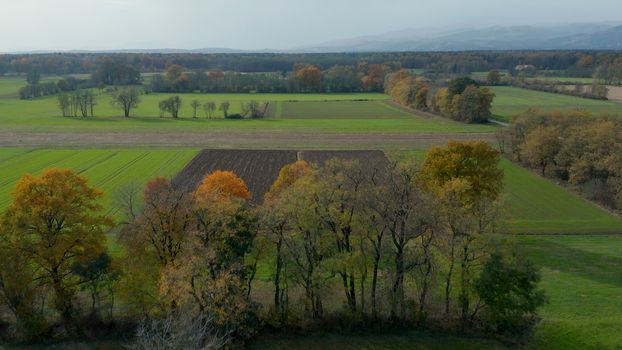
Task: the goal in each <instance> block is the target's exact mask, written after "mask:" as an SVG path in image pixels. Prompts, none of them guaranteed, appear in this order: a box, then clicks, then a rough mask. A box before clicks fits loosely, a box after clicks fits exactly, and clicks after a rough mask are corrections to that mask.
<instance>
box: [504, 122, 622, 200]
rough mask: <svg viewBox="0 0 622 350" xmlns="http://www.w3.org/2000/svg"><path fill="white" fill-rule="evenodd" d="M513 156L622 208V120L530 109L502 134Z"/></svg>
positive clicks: (518, 160)
mask: <svg viewBox="0 0 622 350" xmlns="http://www.w3.org/2000/svg"><path fill="white" fill-rule="evenodd" d="M499 141H500V146H501V149H502V150H503V152H504V153H506V154H507V155H508V156H509V157H510V158H511V159H514V160H515V161H517V162H519V163H521V164H523V165H525V166H527V167H532V168H535V169H538V170H539V172H540V173H541V174H542V175H543V176H549V177H553V178H556V179H559V180H561V181H564V182H566V183H568V184H570V185H573V186H575V187H576V188H578V189H579V190H580V191H581V192H582V193H584V194H585V195H586V196H587V197H588V198H590V199H593V200H597V201H599V202H600V203H603V204H605V205H607V206H609V207H610V208H617V209H620V208H622V123H621V122H620V121H619V120H618V119H615V118H608V117H605V116H603V117H594V116H592V115H591V114H590V113H589V112H587V111H565V112H545V111H538V110H529V111H527V112H525V113H523V114H520V115H518V116H516V117H515V118H514V119H513V120H512V122H511V124H510V125H509V126H508V127H507V128H505V129H504V130H503V131H502V133H501V134H500V137H499Z"/></svg>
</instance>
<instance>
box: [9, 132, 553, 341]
mask: <svg viewBox="0 0 622 350" xmlns="http://www.w3.org/2000/svg"><path fill="white" fill-rule="evenodd" d="M498 162H499V154H498V153H497V152H496V151H495V150H493V149H492V148H491V147H490V146H489V145H487V144H486V143H483V142H465V143H455V142H454V143H450V144H449V145H447V146H446V147H437V148H434V149H432V150H431V151H430V152H429V154H428V156H427V158H426V160H425V162H423V164H421V165H417V164H416V163H414V162H413V161H405V162H402V163H399V164H390V165H389V166H387V167H373V166H370V164H361V163H358V162H356V161H344V160H338V159H333V160H330V161H327V162H326V163H323V164H322V165H310V164H308V163H306V162H304V161H298V162H296V163H293V164H290V165H287V166H285V167H284V168H283V169H282V170H281V172H280V174H279V176H278V178H277V180H276V181H275V182H274V184H273V185H272V187H271V189H270V190H269V191H268V193H267V194H266V196H265V200H264V202H263V203H261V204H259V205H251V204H250V202H249V200H250V198H251V193H250V192H249V191H248V189H247V187H246V185H245V183H244V182H243V181H242V180H241V179H240V178H239V177H238V176H237V175H236V174H234V173H232V172H225V171H215V172H213V173H211V174H209V175H208V176H206V177H205V178H204V179H203V180H202V181H201V183H200V184H199V186H198V187H197V188H196V189H193V190H191V191H190V192H188V191H187V190H184V188H187V187H186V186H180V184H176V183H172V182H170V181H169V180H166V179H164V178H155V179H153V180H152V181H150V182H149V183H148V184H147V186H146V187H145V188H144V190H141V189H136V188H127V189H126V190H125V191H123V192H122V193H121V194H120V196H119V208H120V209H121V210H123V212H124V213H125V220H124V221H125V224H122V225H121V226H120V227H119V229H120V236H119V242H118V243H119V244H120V245H121V246H122V250H121V251H122V252H123V253H122V254H121V255H120V256H112V255H111V254H109V253H107V249H106V232H107V230H108V229H110V228H111V227H112V226H113V225H114V224H113V221H112V220H111V219H110V218H109V217H108V216H106V215H102V214H101V213H102V211H101V209H102V207H101V198H102V192H101V191H99V190H97V189H94V188H92V187H91V186H90V185H89V184H88V181H87V179H86V178H84V177H82V176H80V175H78V174H76V173H74V172H73V171H70V170H60V169H51V170H48V171H46V172H44V174H43V175H42V176H40V177H35V176H31V175H25V176H24V177H23V178H22V179H21V180H20V181H19V183H18V184H17V186H16V188H15V192H14V195H13V202H12V204H11V206H10V207H9V209H7V211H6V212H5V213H4V214H3V215H2V220H0V223H1V224H0V236H1V237H0V238H2V239H0V250H1V253H2V256H3V259H2V260H0V303H1V305H2V308H3V310H5V311H6V313H3V314H2V315H3V317H2V321H1V322H2V328H1V329H2V336H3V337H5V338H10V339H13V340H14V341H15V340H21V341H25V340H29V341H37V340H42V339H52V338H65V337H74V336H101V335H102V332H103V333H106V332H108V335H110V334H117V336H119V334H126V335H127V334H128V333H127V332H130V333H131V334H132V339H133V340H132V343H133V345H134V346H135V348H139V349H152V348H203V347H210V348H222V347H230V346H233V345H235V344H239V343H241V342H244V341H246V340H249V339H252V338H253V337H255V335H256V334H257V333H258V332H266V331H273V332H279V331H285V332H291V331H293V330H295V331H297V332H301V333H309V332H317V331H322V330H326V329H331V330H333V331H334V330H335V329H338V330H341V331H344V332H347V331H352V330H357V329H358V330H363V329H379V328H380V329H383V328H385V327H386V328H392V327H397V328H416V329H436V330H440V331H443V332H447V333H462V332H470V333H475V334H480V335H488V336H501V337H503V338H504V339H505V340H508V341H509V340H512V341H517V340H524V339H526V338H524V337H526V336H527V335H528V334H529V331H530V329H532V327H533V326H534V325H535V323H536V322H537V309H538V307H539V306H541V305H542V304H543V303H544V302H545V296H544V295H543V293H542V291H541V290H540V289H539V288H538V281H539V279H540V277H539V273H538V271H537V270H536V269H535V268H534V267H533V266H532V265H531V264H530V263H529V262H527V261H526V260H525V259H524V258H522V257H520V256H519V255H517V254H516V253H512V252H508V251H502V250H498V249H496V248H495V247H496V246H495V245H493V244H491V241H490V238H489V237H490V236H489V235H490V233H491V232H492V230H493V229H494V226H495V223H496V221H497V220H496V219H497V218H498V214H497V213H498V205H499V200H500V193H501V184H502V179H503V173H502V172H501V171H500V170H499V169H498ZM458 164H460V166H458ZM139 202H142V203H143V204H142V206H137V203H139ZM262 274H263V275H264V277H267V278H264V279H263V280H258V276H261V275H262Z"/></svg>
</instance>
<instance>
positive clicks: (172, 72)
mask: <svg viewBox="0 0 622 350" xmlns="http://www.w3.org/2000/svg"><path fill="white" fill-rule="evenodd" d="M183 73H184V67H182V66H181V65H179V64H171V65H170V66H168V67H166V80H168V81H176V80H177V79H179V77H181V75H182V74H183Z"/></svg>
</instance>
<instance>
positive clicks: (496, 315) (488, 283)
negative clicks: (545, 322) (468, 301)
mask: <svg viewBox="0 0 622 350" xmlns="http://www.w3.org/2000/svg"><path fill="white" fill-rule="evenodd" d="M538 282H540V273H539V271H538V270H537V269H536V268H535V267H533V265H532V264H531V263H530V262H529V261H528V260H526V259H524V258H520V257H517V256H516V255H513V256H512V257H511V258H506V257H504V256H503V255H502V254H500V253H494V254H492V255H491V256H490V258H489V259H488V261H486V263H485V264H484V269H483V271H482V273H481V275H480V276H479V278H478V279H477V281H476V282H475V289H476V291H477V293H478V295H479V296H480V298H481V299H482V301H483V302H484V304H485V310H484V315H483V320H484V322H485V325H486V326H487V327H488V328H489V329H490V330H492V331H493V332H495V333H497V334H504V333H505V334H507V333H510V334H518V333H521V331H524V330H526V329H527V328H528V327H529V325H532V324H533V320H534V319H535V317H536V316H537V313H536V311H537V309H538V307H540V306H542V305H544V303H545V302H546V297H545V295H544V291H542V290H540V289H538Z"/></svg>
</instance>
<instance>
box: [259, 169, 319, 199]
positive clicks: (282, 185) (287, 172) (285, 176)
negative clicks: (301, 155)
mask: <svg viewBox="0 0 622 350" xmlns="http://www.w3.org/2000/svg"><path fill="white" fill-rule="evenodd" d="M310 173H311V166H310V165H309V163H307V162H306V161H304V160H299V161H297V162H295V163H292V164H288V165H286V166H284V167H283V168H282V169H281V171H279V176H278V177H277V178H276V180H275V181H274V183H273V184H272V187H270V191H268V193H266V196H265V197H266V200H270V199H273V198H274V197H276V196H278V195H279V194H280V193H281V192H282V191H283V190H285V189H287V188H289V187H290V186H291V185H292V184H294V182H296V181H298V179H300V178H302V177H304V176H307V175H309V174H310Z"/></svg>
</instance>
